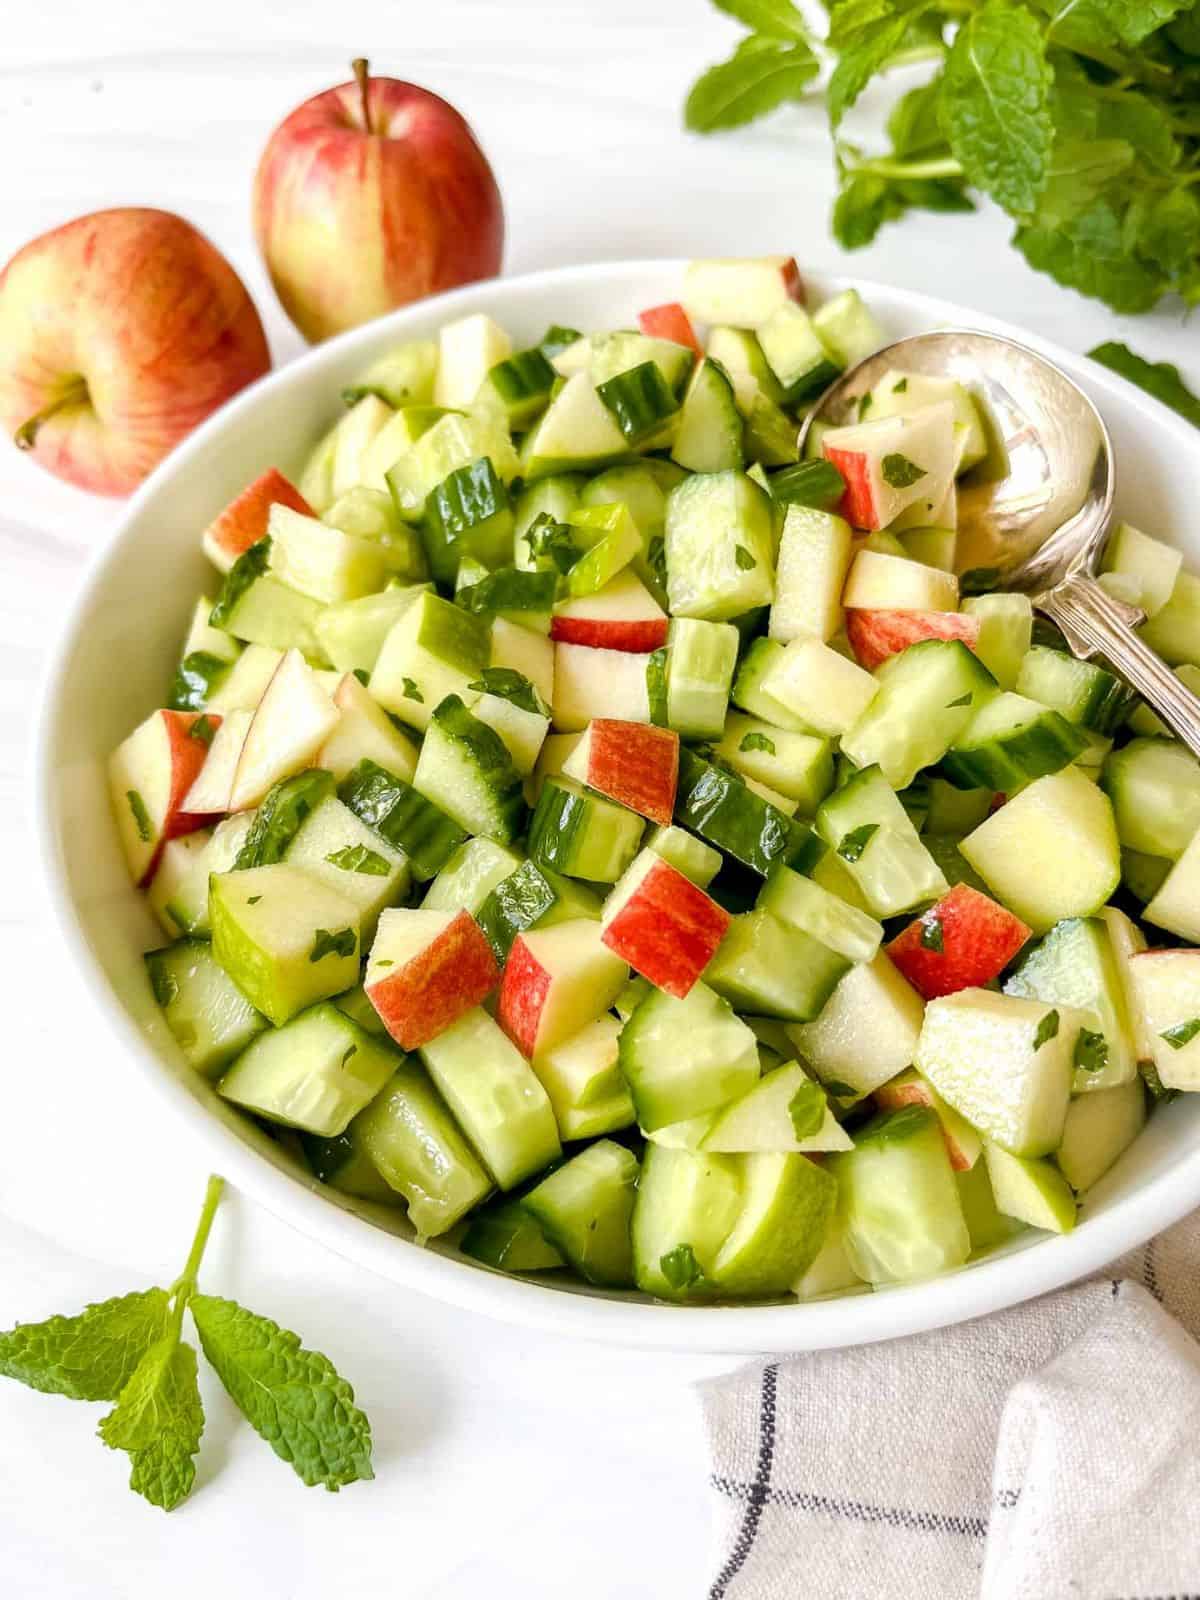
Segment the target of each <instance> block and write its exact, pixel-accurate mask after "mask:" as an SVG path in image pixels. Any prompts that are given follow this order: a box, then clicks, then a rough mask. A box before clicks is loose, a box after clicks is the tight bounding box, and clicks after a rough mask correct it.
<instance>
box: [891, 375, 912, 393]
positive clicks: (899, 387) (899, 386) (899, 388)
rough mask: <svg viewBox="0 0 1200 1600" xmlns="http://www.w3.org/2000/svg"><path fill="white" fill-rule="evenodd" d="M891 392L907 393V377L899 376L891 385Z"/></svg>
mask: <svg viewBox="0 0 1200 1600" xmlns="http://www.w3.org/2000/svg"><path fill="white" fill-rule="evenodd" d="M892 393H893V394H907V393H908V379H907V378H901V379H899V380H898V382H896V383H894V384H893V385H892Z"/></svg>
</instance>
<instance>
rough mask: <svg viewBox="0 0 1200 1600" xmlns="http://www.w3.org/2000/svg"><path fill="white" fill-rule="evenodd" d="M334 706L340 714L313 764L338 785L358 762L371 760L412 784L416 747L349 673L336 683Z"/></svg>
mask: <svg viewBox="0 0 1200 1600" xmlns="http://www.w3.org/2000/svg"><path fill="white" fill-rule="evenodd" d="M333 703H334V705H335V706H336V707H337V709H338V711H339V712H340V713H341V715H340V717H339V719H338V723H337V726H336V727H335V728H334V730H333V732H332V733H331V734H330V736H329V738H328V739H326V741H325V743H324V744H323V745H322V746H321V748H320V750H319V751H318V752H317V756H316V760H315V762H314V765H315V766H318V767H325V768H326V769H327V770H328V771H329V772H332V773H333V775H334V777H335V778H337V779H338V781H339V782H340V781H341V779H343V778H344V777H345V776H346V774H347V773H348V772H350V771H352V770H353V769H354V768H355V767H356V766H357V765H358V763H359V762H360V761H363V760H370V761H374V762H375V763H376V764H377V765H378V766H381V767H383V768H384V769H385V770H386V771H388V772H391V773H394V774H395V776H396V777H397V778H403V779H404V781H405V783H411V782H412V780H413V774H414V773H415V772H416V770H417V747H416V745H415V744H414V743H413V742H412V740H411V739H409V738H407V737H406V736H405V735H404V734H402V733H401V732H400V730H399V728H397V726H396V724H395V723H394V722H393V721H392V720H391V718H390V717H389V716H388V715H387V713H386V712H385V711H384V710H383V708H382V707H381V706H380V705H379V704H378V703H377V702H376V701H375V700H374V699H373V698H372V696H371V695H370V694H369V693H368V692H367V690H366V689H364V688H363V686H362V684H361V683H360V682H359V681H358V679H357V678H356V677H355V676H354V674H353V673H352V672H347V673H346V674H345V675H344V676H343V677H342V679H341V681H340V682H339V683H338V686H337V688H336V689H335V690H334V693H333Z"/></svg>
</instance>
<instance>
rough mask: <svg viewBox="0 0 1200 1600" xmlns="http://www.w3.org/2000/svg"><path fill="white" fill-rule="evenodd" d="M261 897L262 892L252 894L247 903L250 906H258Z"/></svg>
mask: <svg viewBox="0 0 1200 1600" xmlns="http://www.w3.org/2000/svg"><path fill="white" fill-rule="evenodd" d="M261 899H262V895H260V894H252V895H251V896H250V898H249V900H247V901H246V904H247V905H248V906H256V905H257V904H258V902H259V901H260V900H261Z"/></svg>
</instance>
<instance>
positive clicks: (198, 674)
mask: <svg viewBox="0 0 1200 1600" xmlns="http://www.w3.org/2000/svg"><path fill="white" fill-rule="evenodd" d="M228 671H229V663H228V661H225V660H223V659H222V657H220V656H214V655H212V654H210V652H209V651H207V650H193V651H192V653H191V655H187V656H184V658H183V660H182V661H181V662H180V663H179V665H178V667H176V669H175V677H174V679H173V681H172V683H171V688H170V691H169V693H168V695H167V708H168V709H169V710H171V711H200V710H202V709H203V707H204V702H205V701H206V700H207V699H208V697H209V695H210V694H211V693H212V691H213V689H214V688H215V687H216V685H217V683H218V682H219V680H220V679H221V678H223V677H224V676H225V674H226V673H227V672H228Z"/></svg>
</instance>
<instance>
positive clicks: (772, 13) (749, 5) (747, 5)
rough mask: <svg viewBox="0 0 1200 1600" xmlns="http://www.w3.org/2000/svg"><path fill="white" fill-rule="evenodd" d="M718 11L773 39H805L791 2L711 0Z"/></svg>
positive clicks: (802, 22)
mask: <svg viewBox="0 0 1200 1600" xmlns="http://www.w3.org/2000/svg"><path fill="white" fill-rule="evenodd" d="M713 5H714V6H716V8H717V10H718V11H723V12H724V13H725V15H726V16H727V17H735V18H736V19H737V21H738V22H744V23H745V24H746V26H747V27H748V28H749V29H750V31H751V32H752V33H765V34H768V35H769V36H770V37H771V38H774V39H807V38H808V28H807V27H806V26H805V22H804V18H803V17H802V16H801V15H800V13H799V12H798V11H797V10H796V8H795V6H794V5H793V4H792V0H713Z"/></svg>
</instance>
